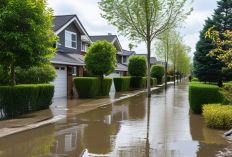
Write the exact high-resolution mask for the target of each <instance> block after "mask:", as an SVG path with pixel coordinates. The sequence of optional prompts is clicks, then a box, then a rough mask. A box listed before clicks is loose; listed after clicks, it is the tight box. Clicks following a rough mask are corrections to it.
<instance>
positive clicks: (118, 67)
mask: <svg viewBox="0 0 232 157" xmlns="http://www.w3.org/2000/svg"><path fill="white" fill-rule="evenodd" d="M115 71H128V69H127V66H126V65H123V64H121V63H116V67H115Z"/></svg>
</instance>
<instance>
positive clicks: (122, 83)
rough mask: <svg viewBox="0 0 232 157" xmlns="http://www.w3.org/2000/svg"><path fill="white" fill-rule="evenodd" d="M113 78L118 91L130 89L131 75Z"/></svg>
mask: <svg viewBox="0 0 232 157" xmlns="http://www.w3.org/2000/svg"><path fill="white" fill-rule="evenodd" d="M113 79H114V86H115V89H116V91H117V92H122V91H128V90H130V79H131V78H130V77H114V78H113Z"/></svg>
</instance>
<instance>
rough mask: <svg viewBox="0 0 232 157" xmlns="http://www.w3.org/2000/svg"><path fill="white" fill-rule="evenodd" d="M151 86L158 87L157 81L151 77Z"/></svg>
mask: <svg viewBox="0 0 232 157" xmlns="http://www.w3.org/2000/svg"><path fill="white" fill-rule="evenodd" d="M146 79H147V77H146ZM150 84H151V86H156V85H157V79H156V78H153V77H151V78H150ZM146 87H147V81H146Z"/></svg>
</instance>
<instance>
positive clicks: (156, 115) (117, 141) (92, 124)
mask: <svg viewBox="0 0 232 157" xmlns="http://www.w3.org/2000/svg"><path fill="white" fill-rule="evenodd" d="M164 89H165V88H164V86H162V87H158V89H156V90H154V91H153V92H152V97H151V98H149V99H148V98H147V96H146V93H140V94H138V95H137V96H134V97H131V98H127V99H124V100H121V101H118V102H115V103H113V104H111V105H108V106H105V107H101V108H98V109H96V110H93V111H90V112H87V113H83V114H80V115H77V116H70V117H67V118H66V119H65V120H60V121H58V122H57V123H56V124H53V125H48V126H44V127H41V128H38V129H34V130H29V131H27V132H24V133H19V134H15V135H11V136H9V137H5V138H2V139H0V156H1V157H9V156H16V157H18V156H19V157H20V156H22V157H27V156H46V157H62V156H69V157H76V156H84V157H85V156H86V157H87V156H122V157H124V156H125V157H127V156H128V157H129V156H133V157H169V156H171V157H177V156H181V157H182V156H188V157H195V156H199V157H208V156H209V157H211V156H226V155H227V156H231V154H232V153H231V150H232V147H231V146H230V145H231V143H232V137H226V138H222V135H223V133H224V132H225V130H218V129H210V128H207V127H206V126H205V124H204V121H203V119H202V116H201V115H197V114H193V113H192V112H191V111H189V104H188V80H187V81H186V80H183V81H182V82H181V83H178V85H176V86H175V87H174V85H173V84H169V85H168V87H167V90H164ZM122 94H123V93H121V94H119V95H120V96H121V95H122ZM69 101H70V102H72V101H71V100H68V101H67V102H65V103H66V104H67V108H72V107H74V108H75V106H76V105H78V101H76V100H74V101H75V102H72V103H70V104H69ZM86 107H88V106H86ZM55 112H60V111H55ZM55 112H54V113H53V114H56V113H55ZM12 141H14V142H12Z"/></svg>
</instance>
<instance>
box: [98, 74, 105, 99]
mask: <svg viewBox="0 0 232 157" xmlns="http://www.w3.org/2000/svg"><path fill="white" fill-rule="evenodd" d="M100 80H101V84H100V91H99V94H100V96H102V91H103V81H104V75H100Z"/></svg>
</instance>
